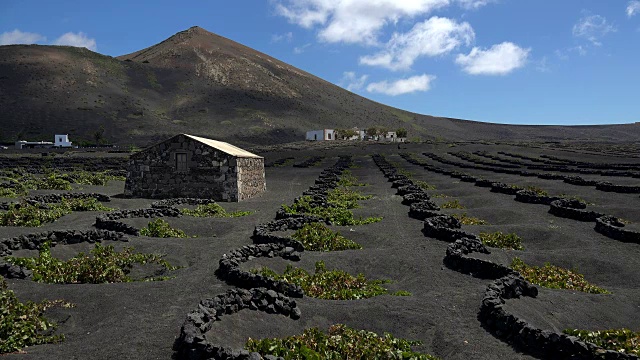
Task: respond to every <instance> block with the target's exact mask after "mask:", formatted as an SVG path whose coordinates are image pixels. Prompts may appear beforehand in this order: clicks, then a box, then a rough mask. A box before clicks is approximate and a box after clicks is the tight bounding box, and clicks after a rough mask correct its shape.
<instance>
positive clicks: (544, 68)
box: [536, 56, 551, 73]
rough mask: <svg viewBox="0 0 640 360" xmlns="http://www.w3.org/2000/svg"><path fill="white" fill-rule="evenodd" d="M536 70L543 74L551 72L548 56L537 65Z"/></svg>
mask: <svg viewBox="0 0 640 360" xmlns="http://www.w3.org/2000/svg"><path fill="white" fill-rule="evenodd" d="M536 70H538V71H539V72H541V73H548V72H551V67H549V59H548V58H547V57H546V56H544V57H543V58H542V59H540V60H539V61H538V62H537V63H536Z"/></svg>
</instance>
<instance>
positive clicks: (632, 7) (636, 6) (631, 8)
mask: <svg viewBox="0 0 640 360" xmlns="http://www.w3.org/2000/svg"><path fill="white" fill-rule="evenodd" d="M638 13H640V1H638V0H634V1H629V5H627V16H628V17H632V16H633V15H635V14H638Z"/></svg>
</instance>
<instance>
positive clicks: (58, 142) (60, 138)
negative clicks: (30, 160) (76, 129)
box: [16, 134, 72, 149]
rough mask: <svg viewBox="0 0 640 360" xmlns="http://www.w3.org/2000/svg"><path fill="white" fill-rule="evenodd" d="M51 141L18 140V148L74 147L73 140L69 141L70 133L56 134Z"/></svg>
mask: <svg viewBox="0 0 640 360" xmlns="http://www.w3.org/2000/svg"><path fill="white" fill-rule="evenodd" d="M53 141H54V142H51V141H25V140H19V141H16V149H48V148H52V147H57V148H69V147H72V145H71V141H69V135H67V134H65V135H56V137H55V138H54V139H53Z"/></svg>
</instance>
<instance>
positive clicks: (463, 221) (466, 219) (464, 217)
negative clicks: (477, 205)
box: [452, 213, 488, 225]
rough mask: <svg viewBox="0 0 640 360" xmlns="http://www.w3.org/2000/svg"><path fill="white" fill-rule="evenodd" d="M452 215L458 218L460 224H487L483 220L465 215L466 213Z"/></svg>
mask: <svg viewBox="0 0 640 360" xmlns="http://www.w3.org/2000/svg"><path fill="white" fill-rule="evenodd" d="M452 216H453V217H454V218H456V219H458V221H460V223H461V224H462V225H488V223H487V222H486V221H485V220H482V219H478V218H475V217H471V216H467V213H462V214H453V215H452Z"/></svg>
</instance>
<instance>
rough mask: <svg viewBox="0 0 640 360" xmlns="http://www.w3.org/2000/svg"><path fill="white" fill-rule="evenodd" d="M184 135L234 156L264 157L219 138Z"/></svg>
mask: <svg viewBox="0 0 640 360" xmlns="http://www.w3.org/2000/svg"><path fill="white" fill-rule="evenodd" d="M182 135H184V136H187V137H190V138H192V139H193V140H195V141H199V142H201V143H203V144H205V145H208V146H211V147H212V148H215V149H218V150H221V151H224V152H225V153H227V154H229V155H233V156H237V157H244V158H259V159H262V156H258V155H256V154H253V153H250V152H248V151H247V150H243V149H240V148H239V147H237V146H233V145H231V144H229V143H226V142H223V141H218V140H211V139H207V138H203V137H199V136H193V135H189V134H182Z"/></svg>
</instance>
